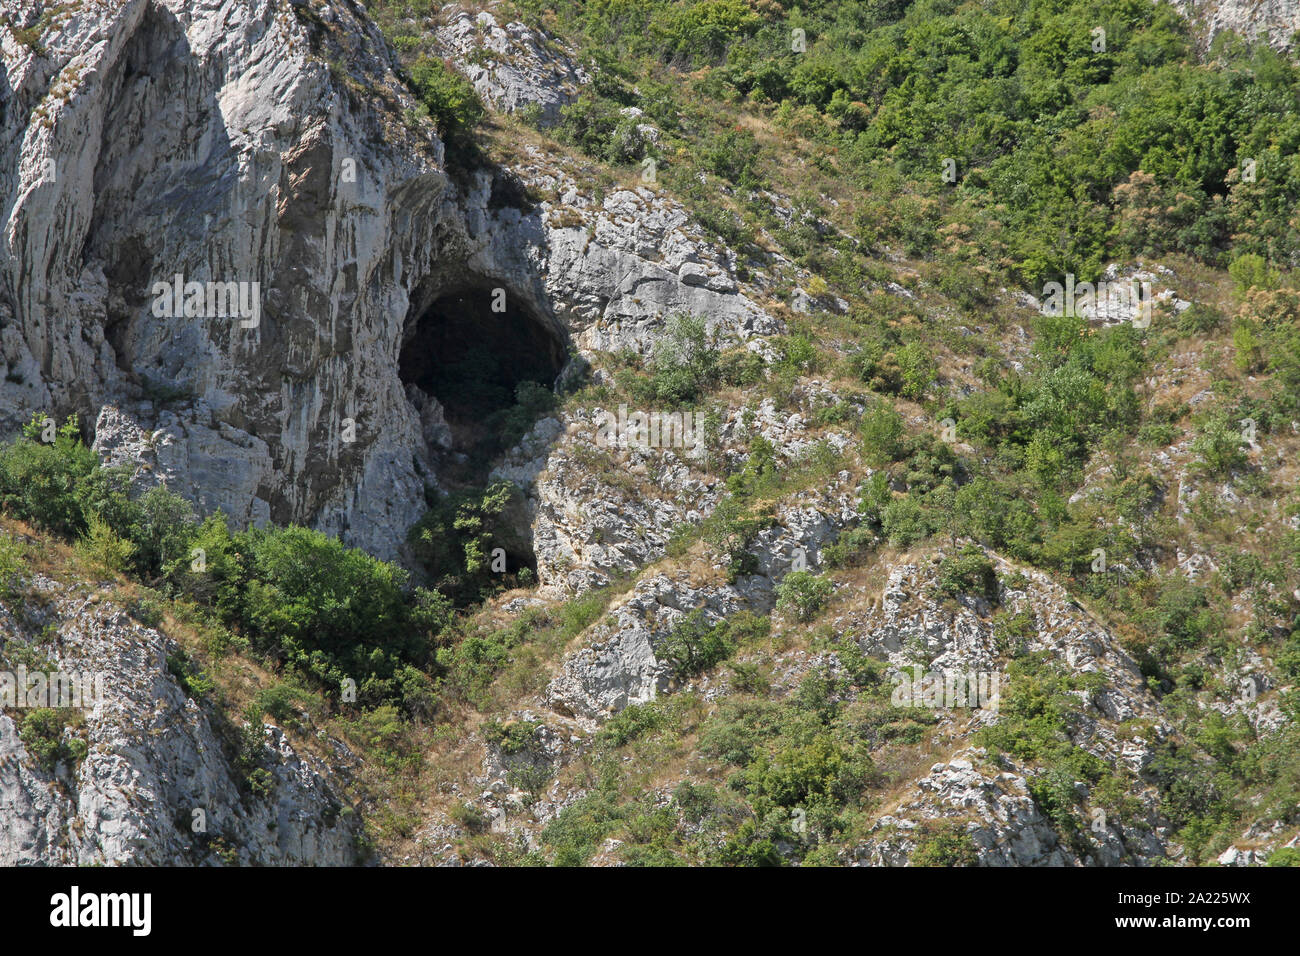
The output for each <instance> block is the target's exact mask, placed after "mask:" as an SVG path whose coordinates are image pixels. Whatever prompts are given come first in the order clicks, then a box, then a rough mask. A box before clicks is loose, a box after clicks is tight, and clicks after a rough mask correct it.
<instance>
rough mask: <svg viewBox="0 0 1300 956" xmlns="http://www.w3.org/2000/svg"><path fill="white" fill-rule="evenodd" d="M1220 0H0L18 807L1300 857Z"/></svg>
mask: <svg viewBox="0 0 1300 956" xmlns="http://www.w3.org/2000/svg"><path fill="white" fill-rule="evenodd" d="M1216 11H1217V12H1216ZM1243 11H1245V8H1242V10H1237V9H1236V8H1232V7H1226V6H1219V7H1216V8H1215V9H1214V10H1209V11H1207V10H1201V9H1199V8H1198V9H1197V10H1196V11H1194V14H1195V15H1194V16H1193V18H1192V20H1191V21H1190V22H1188V21H1185V20H1183V19H1180V18H1179V16H1178V14H1177V13H1176V12H1175V10H1174V8H1172V7H1170V6H1168V5H1165V4H1160V5H1153V4H1149V3H1147V2H1146V0H1140V2H1139V0H1113V2H1112V0H1108V2H1105V3H1099V4H1079V3H1069V2H1064V0H1060V2H1057V0H1024V2H1019V0H1016V2H1013V0H990V2H989V3H987V4H983V5H965V6H962V7H961V8H960V9H958V8H955V7H954V6H953V5H952V4H947V3H944V2H942V0H926V2H922V3H916V4H890V3H880V4H859V3H847V2H846V3H828V4H825V5H819V8H818V9H817V10H814V11H810V12H807V13H804V12H801V11H799V10H795V9H793V8H789V9H787V8H786V7H785V6H783V5H782V4H779V3H774V2H768V0H751V2H744V0H697V2H673V3H670V2H667V0H647V2H645V3H637V4H606V5H598V6H592V7H589V6H588V5H585V4H582V3H577V2H567V0H566V2H559V3H545V4H544V3H540V2H532V0H520V2H516V3H504V2H501V3H489V4H484V5H465V4H448V5H445V6H439V5H437V4H434V5H423V4H407V3H401V2H387V0H384V2H374V3H370V4H367V5H365V6H362V5H358V4H353V3H349V2H341V0H321V2H314V0H305V2H287V0H285V2H280V0H255V2H253V3H250V4H246V5H239V6H238V7H237V8H232V7H230V6H229V5H224V4H215V3H213V4H205V3H186V2H181V0H124V2H108V0H105V2H93V0H87V2H82V3H69V4H61V5H50V4H41V3H34V2H31V0H24V3H22V4H20V5H19V8H18V10H17V12H16V13H15V14H13V15H11V16H10V19H9V24H8V26H6V27H5V28H4V29H3V31H0V52H3V55H4V58H5V65H6V71H5V77H6V79H5V81H4V82H5V83H6V84H7V85H6V87H5V88H4V90H3V91H0V92H3V94H4V95H3V97H2V98H0V104H3V109H0V129H2V130H3V135H2V136H0V153H3V155H4V158H5V162H4V163H3V164H0V195H3V197H4V200H3V206H2V207H0V209H2V210H3V218H4V224H5V229H4V233H3V236H4V239H3V242H4V247H3V248H4V256H3V259H2V260H0V350H2V351H3V358H4V361H5V363H6V374H5V377H4V382H3V384H0V418H2V419H3V422H4V423H5V425H6V429H5V430H6V437H8V435H11V434H14V433H16V432H18V431H19V429H20V428H21V429H23V430H22V433H21V434H19V435H17V437H15V438H14V439H13V441H12V442H10V443H8V444H6V445H4V446H3V448H0V507H2V508H3V509H4V511H5V513H6V517H4V518H3V521H4V522H5V523H4V526H3V532H4V539H3V541H4V549H3V550H0V576H2V577H3V583H4V584H5V587H6V590H5V592H4V595H3V597H2V598H0V609H3V610H2V613H0V633H2V634H3V642H4V643H3V645H2V646H0V672H13V673H16V672H17V669H18V668H19V666H22V667H23V668H24V669H25V671H26V672H29V673H38V672H39V673H46V674H48V673H55V672H58V671H72V670H85V669H86V668H90V669H92V670H97V671H100V672H102V676H103V678H104V679H105V680H104V682H105V688H106V691H105V694H104V695H103V697H102V699H99V700H98V701H97V702H96V703H95V704H94V705H93V706H89V707H84V708H76V707H72V708H61V707H55V706H53V705H52V704H50V702H48V701H47V706H32V705H27V704H26V703H25V702H24V701H22V700H19V699H15V702H14V704H13V705H12V706H11V705H9V704H8V703H7V702H2V701H0V703H3V704H4V706H3V708H2V709H3V714H0V748H3V756H4V757H5V760H4V762H3V763H2V764H0V766H2V767H3V768H4V769H3V771H0V810H2V811H3V812H4V814H5V816H6V818H7V819H12V820H14V821H15V823H16V825H15V826H13V827H12V828H6V833H5V836H3V837H0V861H5V862H40V863H119V862H177V863H202V864H233V863H258V864H274V863H287V864H296V863H320V864H336V863H347V862H357V861H364V862H379V863H384V864H402V863H414V864H426V865H460V864H466V863H469V864H482V863H496V864H513V865H533V864H588V863H590V864H597V865H620V864H633V865H636V864H642V865H644V864H651V865H681V864H727V865H770V864H802V865H987V866H1057V865H1070V866H1076V865H1141V866H1146V865H1164V864H1169V863H1173V864H1204V863H1210V862H1215V861H1217V862H1221V863H1224V864H1264V863H1271V864H1285V863H1294V862H1296V861H1297V860H1300V756H1297V755H1298V754H1300V746H1297V744H1298V743H1300V739H1298V735H1300V731H1298V730H1297V724H1296V721H1295V717H1296V714H1297V712H1298V709H1300V697H1297V690H1296V681H1297V678H1300V497H1297V492H1296V477H1297V470H1296V466H1295V461H1296V460H1297V458H1296V456H1297V453H1300V291H1297V288H1298V286H1300V221H1298V220H1297V218H1296V214H1295V210H1296V209H1297V208H1300V167H1297V165H1296V163H1295V149H1296V145H1297V143H1300V125H1298V124H1300V117H1297V115H1296V113H1295V110H1294V102H1295V99H1294V98H1295V96H1296V94H1297V93H1298V92H1300V67H1297V64H1296V62H1295V60H1294V50H1293V48H1292V47H1291V45H1290V38H1289V34H1286V31H1285V30H1284V26H1285V23H1286V22H1289V21H1288V17H1292V18H1293V16H1294V13H1295V10H1294V4H1291V5H1288V4H1282V5H1280V6H1278V5H1274V6H1272V7H1267V6H1266V7H1259V8H1253V7H1252V8H1250V10H1249V11H1246V12H1243ZM1099 30H1100V31H1101V32H1100V33H1098V32H1097V31H1099ZM1233 30H1239V31H1241V32H1242V33H1244V34H1247V37H1248V38H1249V37H1253V36H1256V35H1258V37H1259V39H1260V42H1259V43H1257V44H1256V45H1253V46H1252V45H1251V44H1250V43H1248V42H1246V41H1245V40H1242V39H1239V38H1237V37H1235V36H1233V35H1232V33H1231V32H1230V31H1233ZM176 91H182V94H183V95H182V94H177V93H176ZM178 275H179V276H180V277H181V279H180V280H179V282H180V288H179V291H178V292H177V293H173V291H172V288H173V287H172V285H171V283H173V280H175V277H176V276H178ZM1085 281H1087V283H1088V284H1087V285H1086V286H1085V285H1084V283H1085ZM189 282H198V283H203V284H204V285H203V286H202V287H201V289H200V291H201V292H202V295H201V296H199V298H198V299H195V300H194V308H193V309H192V310H191V309H189V308H188V307H187V306H186V304H185V303H186V301H187V300H188V298H189V292H188V291H187V290H186V288H185V284H186V283H189ZM227 282H229V283H234V284H235V285H234V289H235V295H236V299H238V296H239V295H240V294H242V293H243V292H244V291H245V290H247V291H248V292H249V293H250V294H251V295H252V296H253V297H252V298H251V299H249V300H248V301H249V302H250V303H255V304H256V312H255V314H254V312H253V310H245V311H246V312H247V314H244V313H238V314H233V315H232V314H225V315H221V314H217V313H216V312H213V311H212V309H211V303H210V302H209V301H208V298H207V295H208V285H207V284H208V283H222V284H224V283H227ZM157 283H162V284H163V287H164V288H163V291H162V292H161V293H159V292H156V291H155V289H156V284H157ZM254 284H255V288H254ZM1099 286H1100V288H1099ZM221 289H224V285H223V286H222V287H221V288H219V289H218V290H217V294H218V295H219V294H220V293H221ZM1085 289H1086V291H1085ZM1076 292H1077V295H1076ZM177 298H179V300H180V301H181V308H180V309H179V311H177V310H176V309H175V308H174V307H175V304H176V301H175V300H176V299H177ZM200 299H201V301H200ZM1058 305H1059V306H1061V308H1056V306H1058ZM169 307H170V308H172V309H173V312H174V313H176V314H171V315H169V314H167V309H168V308H169ZM228 311H229V310H228ZM70 415H71V416H74V417H73V418H72V419H71V420H69V421H68V423H67V424H65V425H64V426H63V427H62V428H60V427H58V425H57V423H58V422H63V421H65V419H67V418H68V416H70ZM87 447H89V448H90V449H92V451H87ZM291 525H303V526H307V527H308V528H310V529H312V530H311V531H307V530H304V529H303V528H300V527H290V526H291ZM317 532H324V533H317ZM332 538H338V539H341V541H342V542H344V543H345V544H347V545H350V546H355V547H356V548H357V549H359V550H351V549H349V548H345V547H342V546H340V545H339V543H338V542H337V541H334V540H332ZM0 689H2V685H0ZM268 718H269V720H268ZM196 810H202V811H204V812H203V814H201V815H200V816H201V817H202V819H203V820H204V829H200V830H195V829H194V826H193V822H194V819H195V811H196Z"/></svg>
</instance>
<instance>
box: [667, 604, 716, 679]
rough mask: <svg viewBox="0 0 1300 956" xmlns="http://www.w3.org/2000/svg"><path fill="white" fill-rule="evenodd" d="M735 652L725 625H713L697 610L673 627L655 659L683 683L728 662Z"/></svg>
mask: <svg viewBox="0 0 1300 956" xmlns="http://www.w3.org/2000/svg"><path fill="white" fill-rule="evenodd" d="M733 649H734V646H733V644H732V642H731V640H730V638H729V635H728V633H727V625H726V624H725V623H718V624H710V623H709V619H708V617H706V616H705V613H704V611H703V609H701V608H697V609H696V610H694V611H692V612H691V613H690V614H688V615H686V617H684V618H683V619H682V620H680V621H678V622H677V623H676V624H674V625H673V627H672V629H671V630H670V631H669V632H668V635H667V636H666V637H665V638H663V640H661V641H660V642H659V644H658V645H657V646H656V647H655V656H656V657H657V658H659V660H661V661H663V662H665V663H666V664H667V665H668V667H669V669H670V670H671V671H672V673H673V675H674V676H675V677H677V678H679V679H683V678H687V677H692V676H694V675H696V674H699V673H701V672H703V671H706V670H708V669H709V668H710V667H713V666H714V665H715V664H717V663H719V662H720V661H722V660H725V659H726V658H727V657H728V656H729V655H730V654H731V652H732V650H733Z"/></svg>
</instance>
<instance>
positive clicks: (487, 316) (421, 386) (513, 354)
mask: <svg viewBox="0 0 1300 956" xmlns="http://www.w3.org/2000/svg"><path fill="white" fill-rule="evenodd" d="M515 299H517V297H515V296H511V295H509V294H506V293H504V292H503V291H502V290H500V289H499V288H494V287H492V286H491V285H487V284H483V285H474V286H468V287H461V288H458V289H455V290H454V291H448V292H444V293H442V294H441V295H439V296H438V298H436V299H435V300H434V301H433V302H432V303H431V304H430V305H428V306H427V307H426V308H425V309H423V311H421V312H420V313H419V314H418V316H417V317H416V319H415V321H414V322H412V323H410V324H409V325H408V327H407V333H406V335H407V337H406V340H405V342H404V344H403V346H402V352H401V355H400V357H399V359H398V375H399V377H400V378H401V380H402V383H403V384H404V385H405V386H406V387H407V394H408V396H410V397H411V399H412V401H413V402H414V403H415V404H416V406H417V410H419V411H420V412H421V418H422V421H423V422H424V423H425V434H426V438H427V439H429V441H430V447H431V449H433V450H434V451H435V452H437V451H438V450H439V449H441V451H442V454H439V455H438V457H439V458H440V462H439V464H440V466H441V467H440V474H439V478H440V479H442V480H444V481H447V480H450V482H451V483H453V484H470V483H475V482H476V479H478V480H481V479H482V478H483V477H484V476H485V474H486V471H487V469H488V468H489V467H490V465H491V462H492V460H493V459H495V458H496V457H497V456H499V455H500V454H501V453H502V452H503V451H505V450H506V449H507V448H509V447H510V446H511V445H513V444H515V443H516V442H517V441H518V440H519V439H520V438H521V437H522V436H523V434H524V432H525V431H526V430H527V429H528V428H529V427H531V426H532V424H533V423H534V422H535V421H536V420H537V418H538V417H540V415H541V414H542V413H543V412H544V411H546V410H547V408H548V407H549V406H550V403H551V402H552V401H553V390H554V384H555V380H556V378H557V377H558V376H559V374H560V371H561V370H562V369H563V367H564V363H565V361H566V358H567V356H566V349H565V347H564V342H563V341H562V339H561V337H560V335H559V333H558V332H557V331H555V330H554V329H553V328H552V326H551V325H550V324H549V323H547V322H546V321H545V320H544V319H542V318H540V317H538V316H536V315H534V314H533V313H532V312H531V311H529V310H527V309H526V308H524V307H521V306H519V305H518V303H517V302H516V301H513V300H515ZM494 305H495V306H496V307H497V308H496V309H494V308H493V307H494ZM524 383H532V384H533V385H535V386H538V387H537V388H527V387H524V388H521V386H523V385H524ZM426 396H429V397H432V398H435V399H437V402H438V404H439V405H441V407H442V415H443V416H444V418H445V424H444V423H441V422H437V421H436V418H437V416H436V414H430V412H429V411H428V410H427V409H426V408H425V407H422V406H423V405H426V404H427V403H426V401H425V397H426ZM521 398H522V399H523V401H522V402H521V401H520V399H521Z"/></svg>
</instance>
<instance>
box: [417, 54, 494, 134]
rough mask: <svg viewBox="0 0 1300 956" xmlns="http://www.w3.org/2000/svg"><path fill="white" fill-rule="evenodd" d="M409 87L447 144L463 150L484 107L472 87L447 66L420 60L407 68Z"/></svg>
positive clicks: (438, 61)
mask: <svg viewBox="0 0 1300 956" xmlns="http://www.w3.org/2000/svg"><path fill="white" fill-rule="evenodd" d="M409 73H410V79H411V86H412V88H413V89H414V90H415V93H416V95H417V96H418V97H419V98H420V102H421V104H423V106H424V107H425V109H427V110H428V111H429V115H430V116H431V117H432V119H433V121H434V123H435V124H436V125H437V127H438V135H439V136H441V137H442V138H443V139H444V140H446V141H447V142H448V143H449V144H451V145H452V146H456V147H464V146H465V145H466V144H467V143H468V142H469V141H470V137H471V136H472V134H473V131H474V127H475V126H477V125H478V123H479V121H480V120H481V119H482V118H483V113H484V110H483V103H482V101H481V100H480V99H479V97H478V94H477V93H476V92H474V87H473V85H472V84H471V83H470V82H469V80H467V79H465V77H463V76H461V75H460V74H459V73H457V72H456V71H455V70H454V69H452V68H451V66H449V65H448V64H447V63H445V62H444V61H442V60H437V59H434V58H433V57H427V56H425V57H420V58H419V59H418V60H416V61H415V62H414V63H412V64H411V65H410V67H409Z"/></svg>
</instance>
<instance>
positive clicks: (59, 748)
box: [18, 707, 88, 773]
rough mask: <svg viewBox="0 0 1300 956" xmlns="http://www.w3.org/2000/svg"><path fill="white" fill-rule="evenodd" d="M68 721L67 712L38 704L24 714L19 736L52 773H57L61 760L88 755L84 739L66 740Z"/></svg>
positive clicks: (35, 757) (40, 765) (38, 761)
mask: <svg viewBox="0 0 1300 956" xmlns="http://www.w3.org/2000/svg"><path fill="white" fill-rule="evenodd" d="M68 724H69V718H68V712H67V711H61V710H54V709H51V708H49V707H38V708H36V709H34V710H29V711H27V712H26V713H25V714H23V718H22V726H21V728H20V729H19V731H18V738H19V739H20V740H21V741H22V743H23V748H24V749H25V750H26V751H27V753H28V755H29V756H30V757H31V758H32V759H33V760H34V761H35V762H36V764H37V766H39V767H41V768H42V769H43V770H45V771H46V772H48V773H53V772H54V770H55V769H56V768H57V767H58V765H59V764H60V763H64V762H76V761H78V760H82V759H84V758H85V756H86V753H87V749H88V748H87V745H86V742H85V741H84V740H81V739H80V738H77V737H69V738H67V739H64V731H65V729H66V728H67V727H68Z"/></svg>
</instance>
